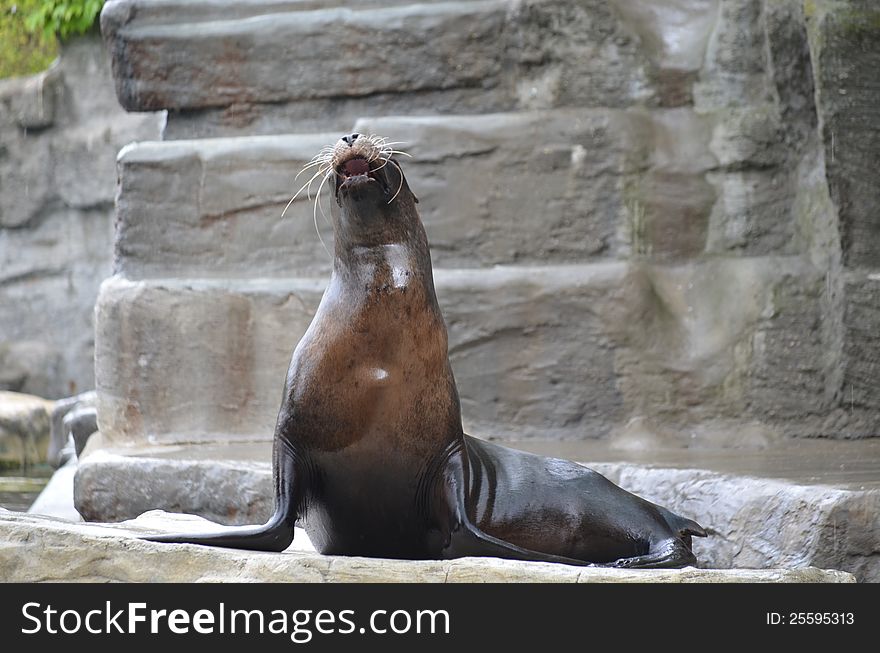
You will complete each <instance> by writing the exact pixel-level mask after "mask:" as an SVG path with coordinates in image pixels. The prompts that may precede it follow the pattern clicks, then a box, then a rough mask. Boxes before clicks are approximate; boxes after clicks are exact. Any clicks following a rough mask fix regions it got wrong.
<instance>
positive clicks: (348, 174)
mask: <svg viewBox="0 0 880 653" xmlns="http://www.w3.org/2000/svg"><path fill="white" fill-rule="evenodd" d="M378 167H379V166H376V167H372V166H371V165H370V162H369V161H367V159H366V158H364V157H362V156H355V157H352V158H350V159H348V160H347V161H343V162H342V163H340V164H339V165H338V166H337V168H336V188H337V190H339V189H341V188H350V187H354V186H360V185H361V184H366V183H370V182H374V181H378V180H377V179H376V176H375V172H376V170H377V169H378Z"/></svg>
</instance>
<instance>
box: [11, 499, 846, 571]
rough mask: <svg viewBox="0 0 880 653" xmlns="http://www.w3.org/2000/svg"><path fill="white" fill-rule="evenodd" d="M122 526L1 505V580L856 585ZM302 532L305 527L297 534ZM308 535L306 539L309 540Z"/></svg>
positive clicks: (157, 520) (168, 524)
mask: <svg viewBox="0 0 880 653" xmlns="http://www.w3.org/2000/svg"><path fill="white" fill-rule="evenodd" d="M145 517H146V518H141V519H138V520H135V521H134V522H128V523H125V524H120V525H116V526H108V525H94V524H71V523H68V522H64V521H60V520H53V519H49V518H42V517H35V516H30V515H22V514H20V513H13V512H9V511H0V579H3V580H4V581H6V582H39V581H43V582H47V581H53V582H58V581H62V582H107V581H117V582H285V583H289V582H298V583H309V582H311V583H334V582H425V583H484V582H545V583H546V582H555V583H712V582H717V583H736V582H747V583H754V582H767V583H773V582H777V583H778V582H783V583H797V582H808V583H817V582H830V583H847V582H854V578H853V576H852V575H851V574H847V573H845V572H840V571H833V570H821V569H815V568H803V569H767V570H754V569H695V568H692V567H688V568H685V569H675V570H640V571H635V570H622V569H603V568H585V567H574V566H568V565H556V564H550V563H539V562H519V561H513V560H500V559H497V558H461V559H457V560H425V561H409V560H407V561H404V560H385V559H371V558H358V557H344V556H323V555H319V554H316V553H314V552H311V553H310V552H307V551H302V550H295V549H288V550H287V551H285V552H283V553H255V552H250V551H235V550H228V549H219V548H212V547H201V546H194V545H186V544H172V545H168V544H157V543H153V542H145V541H142V540H138V539H136V538H135V537H133V534H136V533H145V532H157V531H177V530H180V529H186V530H189V529H192V528H198V529H204V528H205V527H206V524H205V523H204V520H200V519H195V518H188V519H181V518H180V516H173V515H171V516H163V515H157V514H155V513H153V514H150V515H147V516H145ZM298 535H301V533H298ZM300 539H301V538H300Z"/></svg>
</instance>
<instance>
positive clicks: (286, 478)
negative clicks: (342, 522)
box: [141, 438, 301, 551]
mask: <svg viewBox="0 0 880 653" xmlns="http://www.w3.org/2000/svg"><path fill="white" fill-rule="evenodd" d="M272 456H273V466H274V468H275V469H274V474H273V477H274V480H275V512H274V514H273V515H272V517H270V518H269V521H267V522H266V523H265V524H263V525H262V526H232V527H229V528H226V529H224V530H222V531H217V532H214V533H200V534H191V535H186V534H176V533H174V534H167V535H148V536H144V537H142V538H141V539H143V540H147V541H149V542H165V543H169V544H202V545H205V546H219V547H225V548H232V549H249V550H251V551H284V550H285V549H286V548H287V547H289V546H290V543H291V542H293V533H294V530H293V529H294V525H295V524H296V518H297V511H298V507H299V497H298V491H297V483H296V479H295V477H294V467H295V457H294V455H293V451H292V450H291V449H290V446H289V445H288V444H287V442H286V441H284V440H282V439H279V438H276V439H275V446H274V449H273V452H272ZM300 484H301V483H300Z"/></svg>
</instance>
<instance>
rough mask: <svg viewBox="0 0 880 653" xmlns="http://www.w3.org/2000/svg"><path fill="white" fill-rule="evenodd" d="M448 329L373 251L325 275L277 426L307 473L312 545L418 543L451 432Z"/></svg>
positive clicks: (403, 273)
mask: <svg viewBox="0 0 880 653" xmlns="http://www.w3.org/2000/svg"><path fill="white" fill-rule="evenodd" d="M446 347H447V340H446V330H445V326H444V324H443V320H442V317H441V316H440V314H439V310H438V309H437V308H436V301H435V300H433V290H432V286H426V285H425V280H424V279H423V278H420V277H419V274H418V271H417V270H413V269H411V268H406V267H404V266H394V265H390V264H389V263H388V262H387V261H379V262H378V263H375V264H374V265H371V266H365V268H364V269H360V270H358V274H354V275H348V276H343V275H341V274H340V275H334V279H333V280H332V281H331V284H330V286H329V287H328V289H327V291H326V293H325V296H324V299H323V300H322V303H321V306H320V308H319V310H318V313H317V315H316V318H315V320H314V321H313V323H312V325H311V326H310V328H309V330H308V332H307V334H306V336H305V337H304V338H303V340H302V341H301V342H300V345H299V346H298V347H297V350H296V352H295V353H294V358H293V362H292V365H291V371H290V373H289V377H288V386H289V387H288V396H287V400H288V402H289V409H290V411H289V412H290V420H289V427H288V428H286V429H285V436H286V438H287V439H288V441H289V443H290V444H291V445H292V447H293V448H294V450H295V451H296V452H297V453H298V455H299V456H300V458H301V459H302V460H304V461H307V466H308V474H309V476H310V481H309V492H308V497H307V505H306V506H305V511H304V512H305V515H304V522H305V525H306V528H307V530H308V531H309V534H310V537H311V539H312V541H313V542H314V543H315V545H316V547H318V548H319V550H322V551H325V552H332V551H334V550H337V549H338V550H340V551H341V550H349V551H351V550H357V551H360V552H362V553H363V554H368V553H369V552H370V551H371V550H373V547H375V548H376V550H379V549H380V548H383V547H384V548H385V549H386V550H387V547H388V539H389V538H392V539H393V540H394V541H398V542H400V546H401V547H403V548H402V549H400V550H398V551H397V553H398V554H399V555H401V556H402V557H409V555H410V554H409V553H408V551H409V552H411V555H416V550H417V549H419V547H421V546H422V545H423V540H424V535H425V531H426V527H425V525H424V522H425V520H426V519H427V514H426V513H427V509H426V506H424V505H423V504H424V500H425V496H426V492H427V491H428V487H429V485H430V478H428V476H429V475H430V474H431V473H432V462H433V461H435V460H437V459H439V458H440V457H441V456H442V455H443V452H444V451H446V450H447V448H448V446H449V443H450V442H451V441H452V440H454V439H455V438H456V437H461V431H460V429H461V422H460V415H459V412H458V402H457V395H456V392H455V385H454V381H453V380H452V373H451V370H450V368H449V363H448V358H447V351H446Z"/></svg>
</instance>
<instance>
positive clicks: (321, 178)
mask: <svg viewBox="0 0 880 653" xmlns="http://www.w3.org/2000/svg"><path fill="white" fill-rule="evenodd" d="M403 144H404V143H403V141H389V140H388V139H386V138H383V137H381V136H377V135H375V134H371V135H369V136H366V135H361V136H359V137H358V138H357V139H356V140H355V141H354V142H353V143H351V144H350V145H349V144H348V143H346V142H344V141H342V140H340V141H338V142H337V143H335V144H334V145H325V146H324V147H322V148H321V151H320V152H318V153H317V154H316V155H315V156H314V157H313V158H312V160H311V161H309V162H308V163H307V164H305V165H304V166H303V168H302V170H300V171H299V172H298V173H297V174H296V177H294V178H293V180H294V182H296V180H297V179H299V178H300V176H302V175H303V174H304V173H311V176H310V177H309V179H308V181H306V182H305V183H304V184H303V185H302V186H301V187H300V189H299V190H298V191H296V193H295V194H294V195H293V197H291V198H290V201H289V202H288V203H287V205H286V206H285V207H284V210H283V211H282V212H281V217H282V218H284V216H285V214H286V213H287V210H288V209H289V208H290V206H291V204H293V202H294V201H295V200H296V199H297V198H298V197H299V196H300V195H302V193H303V191H305V193H306V197H307V198H308V200H309V201H310V202H311V201H312V184H314V183H316V182H317V183H318V189H317V191H316V192H315V197H314V206H313V208H312V219H313V222H314V224H315V232H316V233H317V234H318V240H319V241H320V242H321V246H322V247H323V248H324V251H325V252H327V255H328V256H332V255H331V254H330V250H328V249H327V245H325V244H324V239H323V238H322V237H321V231H320V229H319V228H318V211H320V212H321V216H322V217H323V218H324V220H325V221H326V222H328V224H329V220H327V214H326V213H324V207H323V206H321V191H322V190H323V189H324V185H325V184H326V183H327V180H329V179H333V178H335V177H336V174H337V173H336V168H337V166H338V165H339V163H340V162H341V161H343V160H347V159H348V158H351V156H352V155H354V156H357V157H363V158H364V159H366V160H367V162H368V164H370V172H371V173H374V172H377V171H378V170H381V169H382V168H384V167H385V166H386V165H388V163H389V162H391V163H395V165H396V162H395V161H394V160H393V157H395V156H406V157H410V156H411V155H410V154H408V153H407V152H404V151H403V150H399V149H396V147H397V146H399V145H403ZM377 161H379V162H380V165H378V166H377V167H375V168H374V167H373V166H372V164H374V163H375V162H377ZM401 188H403V174H401V175H400V185H399V186H398V187H397V191H396V192H395V193H394V195H393V196H392V197H391V199H390V200H388V204H391V202H393V201H394V200H395V198H396V197H397V196H398V195H399V194H400V190H401Z"/></svg>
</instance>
